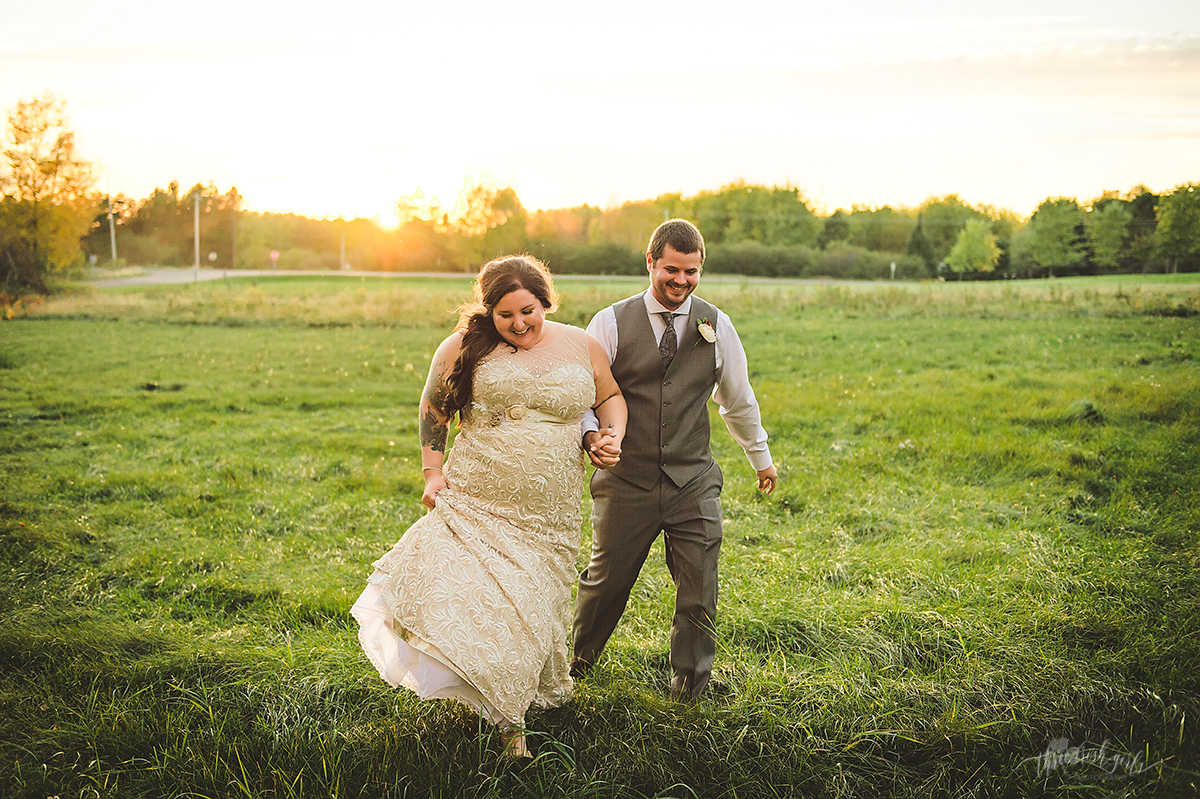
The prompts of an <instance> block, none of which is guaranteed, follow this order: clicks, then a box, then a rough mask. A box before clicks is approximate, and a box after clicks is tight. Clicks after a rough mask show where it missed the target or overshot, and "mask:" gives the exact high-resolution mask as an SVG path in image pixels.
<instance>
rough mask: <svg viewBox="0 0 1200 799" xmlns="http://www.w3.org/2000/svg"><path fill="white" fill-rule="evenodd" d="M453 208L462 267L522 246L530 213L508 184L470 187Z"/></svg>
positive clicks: (473, 265)
mask: <svg viewBox="0 0 1200 799" xmlns="http://www.w3.org/2000/svg"><path fill="white" fill-rule="evenodd" d="M456 210H457V212H458V213H457V225H456V226H457V228H458V233H459V238H458V244H459V250H460V252H461V254H462V266H463V267H465V268H467V269H472V268H478V267H479V266H480V265H481V264H483V263H484V262H486V261H488V260H490V259H492V258H495V257H496V256H498V255H504V254H506V253H514V252H520V251H522V250H524V249H525V241H526V227H527V225H528V221H529V215H528V214H527V213H526V211H525V208H524V206H522V205H521V199H520V197H518V196H517V192H516V190H515V189H513V188H512V187H511V186H505V187H504V188H498V187H496V186H493V185H491V184H489V183H479V184H477V185H475V186H472V187H471V188H470V189H468V190H467V191H465V192H463V195H462V196H461V197H460V198H459V201H458V206H457V209H456Z"/></svg>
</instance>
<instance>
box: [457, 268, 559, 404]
mask: <svg viewBox="0 0 1200 799" xmlns="http://www.w3.org/2000/svg"><path fill="white" fill-rule="evenodd" d="M521 289H525V290H526V291H528V292H529V293H530V294H532V295H533V296H534V297H536V298H537V300H538V302H540V303H541V304H542V307H543V308H545V309H546V312H547V313H552V312H554V311H555V310H557V309H558V293H557V292H556V291H555V290H554V282H553V281H552V280H551V279H550V270H549V269H547V268H546V265H545V264H543V263H542V262H541V261H539V260H538V259H537V258H534V257H533V256H532V255H506V256H502V257H500V258H496V259H495V260H492V261H488V262H487V263H486V264H484V265H483V267H482V268H481V269H480V270H479V277H478V278H476V279H475V301H474V302H470V303H467V304H465V305H463V306H461V307H460V308H459V309H458V312H459V318H458V327H457V328H455V329H456V330H458V331H459V332H460V333H462V348H461V349H460V350H459V352H458V357H457V358H455V359H454V366H453V367H452V368H451V369H450V374H449V375H447V376H446V387H447V392H446V405H445V407H444V408H442V411H443V413H445V414H446V415H447V416H453V415H454V414H455V413H458V414H459V416H460V417H461V416H462V415H464V414H466V413H469V412H470V409H471V402H472V401H473V399H474V394H475V367H476V366H478V365H479V360H480V359H481V358H483V356H485V355H487V354H488V353H489V352H491V351H492V350H494V349H495V348H496V345H497V344H500V343H501V342H504V338H503V337H502V336H501V335H500V332H499V331H498V330H496V324H495V322H493V321H492V311H493V310H494V309H495V307H496V305H497V303H499V302H500V300H502V299H504V296H505V295H506V294H510V293H511V292H514V291H519V290H521ZM504 343H507V342H504ZM509 346H510V347H513V345H512V344H509ZM513 349H514V350H516V347H513Z"/></svg>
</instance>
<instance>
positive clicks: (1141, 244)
mask: <svg viewBox="0 0 1200 799" xmlns="http://www.w3.org/2000/svg"><path fill="white" fill-rule="evenodd" d="M1122 202H1123V203H1124V204H1125V209H1126V210H1127V211H1129V213H1130V215H1131V216H1132V217H1133V218H1132V219H1130V220H1129V242H1128V244H1127V245H1126V251H1127V252H1128V256H1127V258H1128V260H1129V261H1132V262H1133V264H1132V265H1136V264H1140V265H1141V269H1142V272H1146V271H1147V270H1148V269H1149V268H1150V262H1151V261H1153V260H1154V258H1155V257H1156V250H1157V246H1156V245H1157V237H1156V236H1155V235H1154V233H1155V231H1156V230H1157V229H1158V215H1157V214H1156V213H1155V211H1154V207H1155V206H1156V205H1158V196H1157V195H1156V194H1155V193H1154V192H1152V191H1150V190H1149V189H1148V188H1146V187H1145V186H1134V187H1133V188H1132V189H1130V190H1129V191H1128V192H1126V193H1125V197H1124V198H1123V199H1122Z"/></svg>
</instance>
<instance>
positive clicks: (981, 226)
mask: <svg viewBox="0 0 1200 799" xmlns="http://www.w3.org/2000/svg"><path fill="white" fill-rule="evenodd" d="M999 258H1000V248H999V247H997V246H996V237H995V235H993V234H992V230H991V226H990V225H989V224H988V223H987V222H986V221H985V220H982V219H972V220H970V221H969V222H967V224H966V225H965V226H964V227H963V229H962V231H961V232H960V233H959V234H958V240H957V241H955V242H954V246H953V247H952V248H951V249H950V254H949V255H947V256H946V266H948V267H950V271H952V272H955V273H957V274H962V273H964V272H991V271H992V270H993V269H994V268H995V267H996V261H997V260H998V259H999Z"/></svg>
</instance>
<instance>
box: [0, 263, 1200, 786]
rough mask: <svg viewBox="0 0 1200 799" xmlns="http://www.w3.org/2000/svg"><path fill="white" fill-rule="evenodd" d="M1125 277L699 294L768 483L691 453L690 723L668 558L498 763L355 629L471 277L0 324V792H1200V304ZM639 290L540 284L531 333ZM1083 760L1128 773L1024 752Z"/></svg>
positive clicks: (56, 304) (724, 440)
mask: <svg viewBox="0 0 1200 799" xmlns="http://www.w3.org/2000/svg"><path fill="white" fill-rule="evenodd" d="M1180 277H1183V276H1180ZM1123 278H1126V279H1123V280H1121V281H1117V280H1108V279H1094V280H1084V279H1075V280H1071V281H1059V282H1057V283H1040V284H1029V283H1003V284H983V285H979V284H974V285H967V286H963V285H955V284H927V285H926V284H921V285H917V284H906V285H902V286H890V285H870V286H861V287H847V286H842V285H833V284H816V285H792V284H786V283H773V282H758V281H742V280H710V279H709V278H706V279H705V284H704V286H703V292H702V293H703V294H704V295H705V296H706V297H708V298H709V299H712V300H714V301H716V302H717V303H718V304H719V305H721V306H722V307H723V308H724V309H726V310H727V311H729V312H730V313H731V315H732V316H733V318H734V320H735V323H736V324H737V326H738V329H739V331H740V333H741V335H742V338H743V341H744V343H745V344H746V347H747V350H748V353H749V356H750V362H751V368H752V371H753V379H754V382H755V385H756V388H757V390H758V394H759V398H760V401H761V404H762V407H763V412H764V416H765V419H766V423H767V426H768V429H769V431H770V433H771V436H772V451H773V454H774V456H775V459H776V461H777V462H778V464H779V467H780V474H781V480H780V486H779V489H778V490H777V492H776V494H775V495H774V496H772V497H769V498H768V497H763V496H762V495H760V494H758V493H756V492H755V491H754V490H753V485H752V472H751V471H750V469H749V466H748V465H747V464H746V463H745V462H744V458H742V457H741V455H740V452H739V451H738V450H737V447H736V445H735V444H733V442H732V441H731V440H730V439H729V437H728V436H727V435H726V434H725V433H724V432H722V427H721V425H720V423H719V422H718V421H716V417H715V416H714V423H715V428H714V429H716V430H718V433H717V434H716V436H715V442H714V446H715V449H716V450H717V455H718V458H719V460H720V461H721V463H722V466H723V468H724V470H725V473H726V488H725V494H724V499H723V505H724V514H725V517H726V525H725V540H724V545H723V553H722V572H721V600H720V618H719V620H718V630H717V632H718V638H719V641H720V650H719V652H718V660H717V665H716V671H715V677H714V682H713V686H712V689H711V692H710V695H709V697H708V698H707V699H706V700H705V701H703V702H701V703H699V704H697V705H679V704H674V703H672V702H670V701H669V700H668V698H667V684H668V680H669V664H668V662H667V652H668V638H667V632H668V624H669V618H670V614H671V612H672V601H673V588H672V586H671V583H670V578H669V576H668V574H667V572H666V569H665V567H664V566H663V565H662V558H661V555H660V554H658V553H656V554H654V555H652V556H651V559H650V561H649V562H648V563H647V567H646V568H645V570H644V571H643V574H642V576H641V578H640V580H639V582H638V584H637V586H636V587H635V589H634V593H633V597H632V600H631V604H630V607H629V610H628V611H627V613H626V616H625V618H624V620H623V621H622V623H621V626H620V627H619V628H618V631H617V634H616V635H615V637H614V639H613V641H612V644H611V646H610V648H609V650H608V651H607V653H606V655H605V658H604V659H603V660H602V662H601V664H600V665H599V667H598V668H597V669H596V671H595V672H593V674H592V675H590V676H589V677H588V679H587V680H585V681H584V682H583V683H582V684H580V685H579V686H578V688H577V693H576V697H575V699H574V700H573V701H572V702H571V703H570V704H569V705H567V706H565V707H563V708H560V709H557V710H554V711H550V712H546V713H540V714H532V715H531V725H532V727H533V731H534V749H535V752H536V754H537V759H536V760H535V762H534V763H532V764H531V765H529V766H526V767H524V768H519V767H513V766H510V765H508V764H507V763H505V762H504V761H503V760H502V759H501V758H500V757H499V756H498V742H497V740H496V739H495V737H494V735H492V733H491V732H490V730H489V729H487V728H486V727H482V726H481V725H480V723H479V721H478V719H476V718H475V717H474V715H473V714H472V713H471V712H470V711H469V710H467V709H465V708H461V707H459V706H457V705H452V704H448V703H440V702H434V703H420V702H415V701H413V700H412V699H411V698H410V697H408V696H407V695H405V694H403V693H398V692H395V691H392V690H390V689H388V688H387V687H386V686H385V685H384V684H383V683H382V682H381V681H380V680H379V679H378V676H377V675H375V673H374V671H373V670H372V668H371V667H370V666H369V664H368V663H367V662H366V661H365V658H364V657H363V656H362V655H361V653H360V651H359V649H358V646H357V641H356V639H355V632H354V626H353V624H352V622H351V620H350V619H349V617H348V615H347V610H348V607H349V604H350V603H351V602H352V601H353V598H354V597H355V596H356V595H357V593H358V591H359V590H360V588H361V585H362V581H363V578H364V576H365V574H366V573H367V572H368V571H369V564H370V562H371V560H373V559H374V558H375V557H377V556H378V554H380V553H381V552H382V551H384V550H386V549H387V548H388V547H389V546H390V545H391V544H392V543H393V542H394V540H395V538H396V537H397V536H399V535H400V533H402V532H403V531H404V529H406V528H407V526H408V525H409V524H411V523H412V522H413V521H414V520H415V519H416V518H417V517H418V516H419V514H420V512H421V508H420V504H419V496H420V490H421V486H420V476H419V473H418V460H419V448H418V443H417V436H416V423H415V422H416V420H415V417H416V414H415V406H416V401H417V398H418V396H419V392H420V388H421V385H422V382H423V379H424V371H425V369H426V366H427V364H428V359H429V357H430V355H431V354H432V351H433V348H434V347H435V346H436V344H437V342H438V341H439V340H440V339H441V338H442V337H443V336H444V335H445V334H446V333H447V332H448V331H449V329H450V327H451V325H452V324H453V318H452V310H453V308H454V307H456V306H457V304H458V303H459V302H461V301H462V300H463V299H465V298H466V296H467V294H468V292H469V283H468V282H466V281H449V282H446V281H441V280H420V279H404V280H395V279H393V280H374V281H373V280H363V281H353V282H351V283H347V282H346V281H344V280H342V281H323V280H319V279H308V278H306V279H302V280H283V279H281V280H261V279H260V280H258V281H257V282H256V283H254V284H251V283H249V282H235V281H230V283H229V284H228V285H203V284H202V285H198V286H190V287H187V288H179V287H174V288H170V287H163V288H153V289H140V290H121V291H115V290H110V291H105V292H100V293H97V294H91V295H84V296H80V297H75V298H67V299H59V300H53V301H51V302H49V303H47V304H46V305H45V306H41V307H39V308H37V309H36V310H34V311H30V312H29V313H28V315H25V316H22V317H19V318H16V319H13V320H11V321H8V322H4V323H0V376H2V380H0V464H2V465H0V471H2V473H3V485H2V486H0V540H2V541H3V544H2V546H0V561H2V562H0V567H2V568H0V612H2V613H3V618H4V620H5V623H4V624H3V625H2V626H0V663H2V664H3V669H2V671H0V753H2V757H0V792H2V793H3V794H4V795H6V796H14V797H35V796H36V797H44V796H64V797H65V796H102V797H110V796H111V797H118V796H119V797H125V796H147V797H150V796H179V797H183V796H212V797H215V796H272V797H300V796H339V797H341V796H347V797H359V796H364V797H365V796H372V797H376V796H475V797H486V796H497V797H499V796H644V797H651V796H657V797H667V796H678V797H685V796H687V797H690V796H722V797H725V796H728V797H733V796H737V797H757V796H763V797H767V796H888V795H891V796H906V797H907V796H911V797H918V796H920V797H924V796H955V797H959V796H962V797H966V796H1047V797H1048V796H1108V795H1113V794H1120V793H1122V792H1124V795H1126V796H1165V795H1194V794H1195V793H1196V789H1195V787H1194V785H1195V783H1196V781H1197V779H1200V776H1198V773H1197V772H1200V768H1198V767H1197V761H1198V754H1200V748H1198V742H1200V741H1198V736H1197V733H1196V728H1195V718H1196V715H1197V711H1198V710H1200V703H1198V701H1197V695H1198V688H1200V686H1198V684H1197V678H1196V676H1195V675H1196V671H1197V667H1198V666H1200V606H1198V602H1200V600H1198V597H1200V578H1198V575H1200V572H1198V569H1197V556H1198V555H1200V543H1198V541H1197V534H1198V532H1200V510H1198V508H1200V479H1198V478H1200V370H1198V368H1197V358H1198V357H1200V322H1198V320H1197V318H1196V315H1195V314H1194V313H1193V311H1194V310H1195V309H1196V308H1197V307H1198V306H1197V303H1198V301H1200V300H1198V298H1200V284H1197V283H1196V282H1187V281H1178V282H1154V281H1150V280H1147V281H1145V282H1138V283H1133V282H1131V281H1130V280H1129V279H1127V276H1123ZM641 285H642V284H641V283H640V282H637V281H618V280H602V279H596V280H589V281H571V280H564V281H562V282H561V283H560V286H559V287H560V289H561V290H562V291H563V300H562V304H561V310H560V311H559V313H558V316H557V318H560V319H563V320H564V321H570V322H574V323H578V324H582V323H584V322H586V320H587V319H588V318H589V317H590V316H591V314H592V313H594V312H595V311H596V310H597V309H598V308H600V307H603V305H605V304H607V303H608V302H610V301H612V300H613V299H615V298H617V297H620V296H624V295H625V294H628V293H631V292H632V291H634V290H637V289H638V288H640V286H641ZM586 504H587V500H586V499H585V505H586ZM585 515H586V514H585ZM583 535H584V542H583V543H584V546H583V551H584V552H585V553H586V551H587V549H588V545H589V540H590V529H588V528H587V527H586V525H585V530H584V533H583ZM1062 739H1065V742H1062ZM1085 743H1090V744H1094V745H1095V746H1097V747H1098V746H1100V745H1101V744H1104V745H1105V746H1106V749H1105V750H1104V752H1105V753H1107V755H1106V756H1108V757H1109V759H1108V760H1105V761H1103V763H1102V764H1101V765H1104V764H1107V765H1108V766H1110V767H1113V768H1115V771H1113V772H1106V771H1103V770H1102V769H1100V767H1099V766H1096V765H1094V764H1093V765H1089V764H1088V763H1085V762H1075V763H1072V762H1070V758H1069V757H1063V758H1060V759H1059V760H1054V759H1053V758H1046V757H1040V756H1042V755H1043V754H1044V753H1046V752H1048V751H1050V752H1065V751H1071V750H1070V747H1078V746H1081V745H1083V744H1085ZM1055 747H1057V748H1055ZM1063 747H1068V748H1066V749H1064V748H1063ZM1074 751H1075V752H1076V753H1079V752H1080V751H1083V752H1085V753H1086V751H1087V750H1078V749H1075V750H1074ZM1114 753H1116V754H1120V755H1122V756H1126V757H1128V760H1113V759H1112V757H1111V755H1112V754H1114ZM1085 759H1086V758H1082V757H1077V758H1076V760H1085ZM1114 763H1116V764H1117V766H1114V765H1113V764H1114ZM1130 763H1137V764H1141V766H1145V767H1147V768H1146V769H1145V770H1144V771H1141V770H1140V767H1138V768H1133V767H1131V766H1130V765H1129V764H1130ZM1048 765H1049V766H1054V767H1053V768H1047V766H1048ZM1039 766H1041V767H1042V768H1041V769H1040V771H1039ZM1134 771H1137V772H1138V773H1136V774H1135V773H1132V772H1134Z"/></svg>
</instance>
